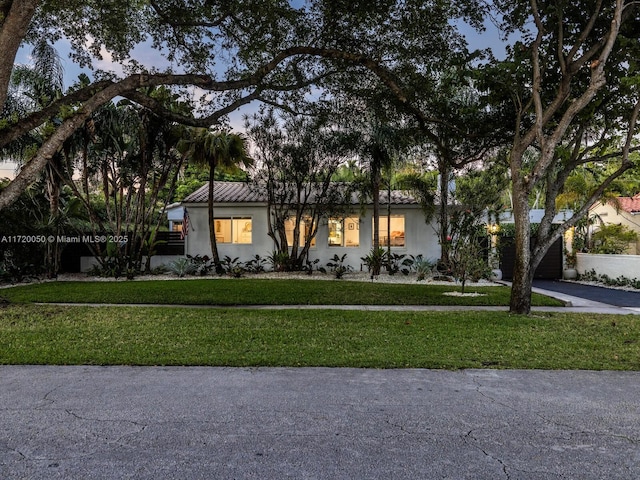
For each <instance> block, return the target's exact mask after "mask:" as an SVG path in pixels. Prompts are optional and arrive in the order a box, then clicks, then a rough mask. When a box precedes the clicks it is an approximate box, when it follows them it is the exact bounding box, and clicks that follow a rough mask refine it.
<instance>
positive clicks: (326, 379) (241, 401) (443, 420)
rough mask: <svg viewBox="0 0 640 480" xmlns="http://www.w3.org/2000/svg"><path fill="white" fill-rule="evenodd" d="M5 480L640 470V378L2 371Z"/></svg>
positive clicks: (612, 475)
mask: <svg viewBox="0 0 640 480" xmlns="http://www.w3.org/2000/svg"><path fill="white" fill-rule="evenodd" d="M0 425H2V427H1V428H0V478H2V479H31V480H39V479H47V480H49V479H154V480H156V479H182V480H190V479H238V480H240V479H259V480H270V479H274V480H275V479H277V480H281V479H286V478H291V479H384V480H389V479H394V480H402V479H408V480H409V479H410V480H420V479H456V480H458V479H473V480H482V479H490V480H496V479H512V480H515V479H523V480H540V479H559V478H562V479H580V480H592V479H593V480H596V479H598V480H600V479H603V478H606V479H609V480H617V479H625V480H626V479H632V478H640V448H639V445H640V373H638V372H588V371H518V370H502V371H500V370H465V371H455V372H452V371H442V370H368V369H332V368H255V369H246V368H205V367H202V368H200V367H189V368H180V367H175V368H173V367H172V368H154V367H151V368H142V367H90V366H85V367H48V366H0Z"/></svg>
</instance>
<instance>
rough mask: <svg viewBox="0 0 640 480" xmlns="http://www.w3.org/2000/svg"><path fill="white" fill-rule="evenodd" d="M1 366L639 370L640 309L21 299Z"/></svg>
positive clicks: (13, 308) (4, 323)
mask: <svg viewBox="0 0 640 480" xmlns="http://www.w3.org/2000/svg"><path fill="white" fill-rule="evenodd" d="M127 285H130V284H127ZM0 364H56V365H67V364H91V365H94V364H95V365H219V366H227V365H228V366H255V365H264V366H333V367H373V368H405V367H411V368H449V369H456V368H483V367H490V368H539V369H593V370H602V369H611V370H639V369H640V317H638V316H633V315H630V316H602V315H601V316H597V317H596V316H588V315H579V314H570V313H553V314H535V315H531V316H518V315H510V314H508V313H507V312H471V311H466V312H455V313H451V312H419V313H415V312H414V313H405V312H359V311H331V310H311V311H309V310H305V311H301V310H236V309H233V310H226V309H189V308H180V307H172V308H151V307H133V308H132V307H85V306H73V307H60V306H38V305H9V306H5V307H3V308H1V309H0Z"/></svg>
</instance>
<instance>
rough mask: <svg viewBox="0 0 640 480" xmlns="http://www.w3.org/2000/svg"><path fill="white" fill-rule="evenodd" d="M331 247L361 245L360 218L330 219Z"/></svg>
mask: <svg viewBox="0 0 640 480" xmlns="http://www.w3.org/2000/svg"><path fill="white" fill-rule="evenodd" d="M329 246H330V247H359V246H360V219H359V218H357V217H347V218H330V219H329Z"/></svg>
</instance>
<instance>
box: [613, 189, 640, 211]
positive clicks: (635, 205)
mask: <svg viewBox="0 0 640 480" xmlns="http://www.w3.org/2000/svg"><path fill="white" fill-rule="evenodd" d="M618 200H619V201H620V207H621V208H622V210H624V211H625V212H629V213H640V193H638V194H637V195H635V196H633V197H618Z"/></svg>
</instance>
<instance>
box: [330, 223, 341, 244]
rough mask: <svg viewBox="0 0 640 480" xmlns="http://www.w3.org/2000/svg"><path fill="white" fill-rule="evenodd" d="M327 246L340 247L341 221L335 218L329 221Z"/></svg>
mask: <svg viewBox="0 0 640 480" xmlns="http://www.w3.org/2000/svg"><path fill="white" fill-rule="evenodd" d="M329 246H330V247H341V246H342V220H339V219H336V218H330V219H329Z"/></svg>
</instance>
